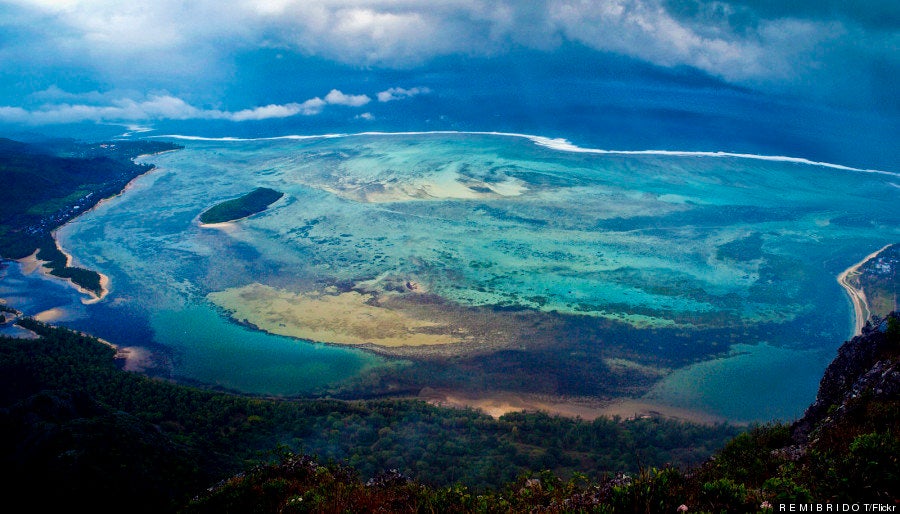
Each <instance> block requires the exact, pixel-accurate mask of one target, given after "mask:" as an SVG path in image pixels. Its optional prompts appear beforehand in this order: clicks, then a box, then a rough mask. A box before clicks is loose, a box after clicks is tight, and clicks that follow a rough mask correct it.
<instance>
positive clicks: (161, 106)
mask: <svg viewBox="0 0 900 514" xmlns="http://www.w3.org/2000/svg"><path fill="white" fill-rule="evenodd" d="M34 97H35V98H37V99H43V100H47V99H52V100H79V99H80V100H85V101H84V102H82V103H67V102H57V103H45V104H43V105H41V106H39V107H37V108H35V109H25V108H22V107H16V106H0V122H10V123H28V124H36V125H40V124H58V123H78V122H84V121H95V122H111V123H127V122H135V121H152V120H188V119H206V120H230V121H235V122H240V121H251V120H265V119H273V118H287V117H291V116H296V115H304V116H313V115H316V114H319V113H321V112H322V111H323V110H324V109H325V107H326V106H328V105H343V106H349V107H359V106H362V105H365V104H367V103H369V101H370V98H369V97H368V96H366V95H348V94H345V93H343V92H341V91H339V90H337V89H332V90H331V91H330V92H329V93H328V94H327V95H325V98H324V99H322V98H319V97H314V98H310V99H309V100H306V101H304V102H301V103H295V102H292V103H286V104H270V105H265V106H260V107H255V108H252V109H242V110H239V111H223V110H218V109H202V108H198V107H195V106H193V105H190V104H189V103H187V102H185V101H184V100H182V99H181V98H178V97H175V96H172V95H169V94H156V95H148V96H147V97H146V98H144V99H140V100H136V99H133V98H112V99H111V98H110V95H109V94H102V93H99V92H90V93H85V94H72V93H67V92H65V91H63V90H62V89H60V88H58V87H53V88H49V89H47V90H44V91H40V92H37V93H36V94H35V95H34Z"/></svg>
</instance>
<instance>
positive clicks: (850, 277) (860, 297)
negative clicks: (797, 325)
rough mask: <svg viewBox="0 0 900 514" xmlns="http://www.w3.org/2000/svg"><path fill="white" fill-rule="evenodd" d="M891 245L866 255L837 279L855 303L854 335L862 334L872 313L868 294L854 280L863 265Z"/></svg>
mask: <svg viewBox="0 0 900 514" xmlns="http://www.w3.org/2000/svg"><path fill="white" fill-rule="evenodd" d="M890 246H891V245H886V246H884V247H883V248H881V249H879V250H877V251H875V252H872V253H870V254H869V255H866V256H865V257H864V258H863V259H862V260H861V261H859V262H857V263H856V264H854V265H853V266H850V267H849V268H847V269H845V270H844V271H843V272H841V274H840V275H838V277H837V281H838V284H840V285H841V287H843V288H844V290H845V291H847V295H848V296H849V297H850V301H851V302H853V310H854V313H855V318H856V323H855V330H854V332H853V335H859V334H862V329H863V327H864V326H865V325H866V320H867V319H869V316H871V311H870V309H869V303H868V301H866V294H865V292H863V290H862V289H861V288H858V287H856V286H855V285H854V283H853V282H854V279H855V278H856V277H858V276H859V268H861V267H862V265H863V264H865V263H866V262H868V261H869V260H870V259H874V258H875V257H877V256H878V254H880V253H881V252H883V251H885V250H886V249H888V248H890Z"/></svg>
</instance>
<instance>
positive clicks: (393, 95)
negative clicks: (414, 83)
mask: <svg viewBox="0 0 900 514" xmlns="http://www.w3.org/2000/svg"><path fill="white" fill-rule="evenodd" d="M430 92H431V90H430V89H428V88H427V87H411V88H409V89H404V88H402V87H392V88H390V89H387V90H385V91H381V92H380V93H378V95H376V96H377V97H378V101H379V102H391V101H393V100H400V99H402V98H409V97H412V96H416V95H422V94H427V93H430Z"/></svg>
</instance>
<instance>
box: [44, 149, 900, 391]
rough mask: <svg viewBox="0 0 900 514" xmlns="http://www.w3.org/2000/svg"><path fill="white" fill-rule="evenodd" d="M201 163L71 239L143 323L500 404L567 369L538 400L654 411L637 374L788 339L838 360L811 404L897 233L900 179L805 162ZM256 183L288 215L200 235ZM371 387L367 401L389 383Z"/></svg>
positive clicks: (64, 236) (135, 194)
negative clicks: (211, 332)
mask: <svg viewBox="0 0 900 514" xmlns="http://www.w3.org/2000/svg"><path fill="white" fill-rule="evenodd" d="M184 145H185V149H184V150H182V151H179V152H175V153H170V154H166V155H160V156H155V157H154V158H153V162H154V163H155V164H156V165H157V170H156V171H154V172H153V173H151V174H148V175H147V176H145V177H142V178H141V179H139V181H137V182H136V183H135V184H134V186H133V187H132V188H131V190H129V191H128V193H127V194H126V195H123V196H122V197H120V198H117V199H116V200H115V201H113V202H108V203H107V204H104V205H103V206H101V207H100V208H98V209H96V210H95V211H93V212H91V213H89V214H87V215H85V216H83V217H82V218H79V219H78V220H77V221H76V222H74V223H71V224H69V225H67V226H66V227H65V228H64V229H63V230H62V231H60V234H59V237H60V241H61V244H62V246H63V247H64V248H66V249H67V251H70V252H72V253H73V254H75V255H77V256H78V257H79V259H80V262H82V263H84V264H85V265H87V266H90V267H93V268H96V269H100V270H102V271H104V273H107V274H109V276H110V279H111V284H112V285H111V293H110V297H109V298H108V299H107V300H106V303H109V302H120V304H124V305H130V306H132V307H133V309H132V310H131V311H129V312H131V313H132V314H134V312H143V313H145V314H144V315H145V316H146V317H147V319H149V320H150V321H149V322H148V323H149V324H150V325H151V326H156V327H158V328H157V329H156V332H157V336H156V337H158V338H159V340H158V341H157V342H159V343H160V344H164V345H170V346H172V347H174V348H176V349H178V348H188V347H191V345H192V343H191V340H190V337H189V336H188V335H183V336H180V335H178V331H174V330H162V329H161V328H159V325H158V323H156V322H154V321H153V320H154V319H158V316H156V315H155V314H154V313H158V312H163V311H164V312H167V313H170V314H171V313H177V312H181V311H185V312H188V311H190V309H194V308H202V309H207V310H210V309H211V310H214V311H217V312H218V313H219V314H220V315H221V316H225V317H228V318H231V319H232V320H233V321H237V322H239V323H241V324H243V325H245V326H249V327H256V328H257V329H259V330H262V331H265V332H267V333H269V334H271V336H272V337H273V338H274V337H280V336H289V337H293V338H298V339H301V340H310V341H317V342H327V343H330V344H338V345H350V346H353V347H355V348H363V349H365V350H367V351H372V352H377V353H380V354H384V355H390V356H395V357H403V358H405V359H412V361H413V364H412V365H411V367H406V368H403V369H405V370H407V371H402V372H401V371H398V369H400V368H394V367H392V368H391V369H390V371H389V374H390V375H391V380H394V381H398V382H399V383H406V384H407V385H409V388H410V389H411V390H415V388H416V387H424V386H426V385H436V384H428V383H427V382H428V379H427V378H423V377H433V374H432V373H431V372H432V371H434V370H435V369H437V368H434V367H429V368H428V370H430V371H428V372H425V371H421V369H424V368H417V367H416V366H419V364H416V363H417V362H418V363H421V362H426V361H428V362H431V361H433V360H434V359H443V360H442V361H441V365H444V366H448V367H453V366H456V368H455V369H456V371H457V372H458V373H457V374H456V375H454V374H453V373H449V372H448V374H445V375H444V378H442V379H440V380H444V382H445V383H444V384H443V385H446V386H448V387H451V388H452V387H454V385H453V383H452V382H453V381H454V380H456V378H453V377H455V376H462V375H463V374H464V373H463V371H462V370H465V371H466V372H473V373H476V374H478V373H481V374H482V375H483V376H493V375H496V374H497V373H499V375H502V376H501V377H499V378H496V380H495V379H494V378H491V379H487V378H486V379H484V380H473V381H472V382H473V383H474V382H477V383H480V384H482V387H486V388H499V387H506V388H508V389H510V390H520V391H521V390H524V389H528V387H531V386H527V385H523V384H519V383H518V382H517V381H516V380H507V379H510V377H515V375H516V373H520V372H521V367H522V366H524V367H532V368H534V369H538V368H540V369H542V370H544V371H542V373H544V372H546V373H549V375H547V376H544V375H541V376H540V377H537V378H535V380H543V381H544V384H543V385H541V387H538V389H540V391H527V392H532V393H540V394H545V393H547V394H557V395H567V394H573V395H581V396H591V395H598V396H603V395H610V394H612V395H615V394H622V393H623V391H626V390H627V391H632V392H635V391H637V392H640V391H644V392H647V391H648V390H649V387H650V386H652V384H653V383H655V382H657V381H659V380H660V374H659V373H649V372H647V373H645V372H643V371H641V370H644V371H646V370H648V369H651V368H652V369H664V370H677V369H679V368H684V367H686V366H689V365H692V364H693V363H700V362H711V361H710V359H714V360H715V362H721V363H723V366H725V367H726V368H727V366H728V362H730V361H729V359H730V358H731V357H729V356H733V353H732V350H733V349H734V348H739V347H738V346H737V345H739V344H746V345H751V346H754V345H757V346H758V345H760V344H763V343H769V344H778V345H779V346H782V347H785V348H789V349H791V348H792V349H796V350H797V351H804V350H809V349H815V351H817V352H822V355H818V354H816V356H815V357H813V358H811V362H813V363H814V365H813V366H811V367H812V368H816V369H811V370H810V382H811V386H810V387H809V388H807V389H808V390H807V389H804V390H803V391H801V392H800V393H798V394H797V395H796V396H797V398H796V400H795V401H794V403H796V405H797V406H798V408H800V407H802V406H803V405H805V404H806V403H808V400H809V398H807V397H805V396H804V395H808V394H814V392H815V383H816V380H817V379H815V378H814V376H813V375H814V374H815V373H820V372H821V369H819V368H823V367H824V365H825V364H826V363H827V354H828V351H829V350H831V349H833V348H834V347H836V346H837V344H839V342H840V341H841V340H842V339H843V338H845V337H846V336H847V335H848V333H850V331H851V325H852V317H851V314H850V312H849V304H848V302H847V299H846V297H845V295H844V293H843V291H842V290H841V288H840V287H839V285H838V284H837V282H836V281H835V276H836V275H837V274H838V273H839V272H840V271H841V270H843V269H845V268H846V267H847V266H849V265H850V264H852V263H853V262H856V261H858V260H859V258H860V257H861V255H860V253H862V255H865V254H866V253H869V252H871V251H873V250H875V249H878V248H880V247H882V246H884V245H885V244H888V243H890V242H892V241H893V240H896V239H897V237H898V235H900V233H898V232H900V228H898V227H900V213H898V212H897V211H896V209H895V208H893V206H895V205H896V201H897V200H898V193H897V191H900V189H897V188H896V187H891V186H890V183H895V182H898V181H900V178H898V177H897V176H895V175H892V174H884V173H863V172H860V171H854V170H847V169H836V168H834V167H828V166H818V165H814V164H810V163H807V162H781V161H777V160H763V159H753V158H743V157H740V156H728V155H690V154H679V155H665V154H646V155H629V154H599V153H589V152H581V151H572V150H571V149H570V148H568V147H565V148H554V147H551V146H552V145H550V146H548V145H544V146H541V145H538V144H535V140H533V139H528V138H523V137H510V136H504V135H486V134H393V135H391V134H380V135H355V136H346V137H327V138H324V137H323V138H306V139H275V140H249V141H186V142H185V144H184ZM557 146H558V145H557ZM256 187H265V188H269V189H272V190H275V191H279V192H283V193H284V197H283V198H282V199H281V200H279V201H278V202H277V203H275V204H272V205H271V206H270V207H269V208H268V209H267V210H265V211H263V212H259V213H257V214H254V215H252V216H250V217H248V218H245V219H242V220H240V221H238V222H236V223H232V224H229V226H228V227H226V229H222V230H212V229H210V228H208V227H204V226H202V224H201V223H199V221H198V217H199V215H200V214H201V213H202V212H203V211H204V210H205V209H206V208H208V207H209V206H210V205H214V204H216V203H218V202H222V201H225V200H228V199H230V198H235V197H238V196H240V195H242V194H245V193H246V191H248V190H251V189H253V188H256ZM150 213H152V216H150V215H149V214H150ZM854 220H857V221H854ZM858 220H864V221H865V223H862V222H859V221H858ZM815 312H846V313H847V316H846V318H843V317H840V316H839V317H836V318H835V317H832V318H828V319H826V320H824V321H823V320H821V319H817V321H811V320H812V318H811V316H810V315H812V314H813V313H815ZM817 318H820V317H817ZM167 319H169V320H170V321H169V322H172V321H171V320H172V318H167ZM163 332H165V334H166V336H165V338H163V336H161V335H159V334H162V333H163ZM162 339H166V340H162ZM823 341H827V343H823ZM298 344H302V343H298ZM829 345H830V346H829ZM210 351H213V350H210ZM185 355H194V357H191V358H195V359H203V358H204V357H203V356H202V355H200V354H197V353H195V352H194V351H193V350H191V351H186V352H185ZM778 355H780V354H778ZM183 358H184V359H187V360H183V361H182V363H183V366H182V368H181V369H190V367H191V366H190V363H189V362H187V361H188V360H190V359H189V358H188V357H183ZM779 358H780V357H779ZM448 359H449V360H448ZM479 360H480V361H479ZM476 361H479V362H476ZM732 361H733V359H732ZM609 362H613V363H618V364H617V365H615V366H610V365H608V364H607V363H609ZM623 362H628V363H630V364H629V365H628V366H622V365H621V364H622V363H623ZM429 366H431V365H430V364H429ZM489 366H494V369H489ZM517 366H518V367H519V369H517V368H516V367H517ZM376 367H377V366H376ZM582 368H583V369H582ZM354 369H355V371H353V372H351V373H349V374H348V375H347V376H346V377H345V379H346V380H347V381H349V382H348V383H351V382H353V381H354V380H356V379H357V378H358V373H359V370H360V369H366V370H369V371H371V369H372V368H371V367H370V366H362V367H360V366H357V367H356V368H354ZM722 369H724V368H722ZM416 370H419V371H421V373H419V374H416V373H418V372H417V371H416ZM369 371H367V373H368V372H369ZM720 371H721V369H720ZM407 372H408V373H407ZM285 373H287V371H285ZM398 373H399V374H400V375H398ZM402 373H407V375H403V376H401V375H402ZM666 373H668V371H666ZM492 374H493V375H492ZM520 374H522V373H520ZM522 375H523V376H527V375H528V374H527V373H524V374H522ZM503 377H505V378H503ZM573 377H588V378H586V379H585V380H583V381H582V382H583V383H581V384H577V383H576V382H577V380H578V379H577V378H573ZM610 377H612V378H611V379H610V380H609V381H607V384H611V383H612V382H615V380H619V381H620V382H621V383H620V386H621V387H619V386H616V387H607V386H604V385H603V384H602V382H603V380H605V379H606V378H610ZM623 377H624V378H623ZM304 378H305V379H306V380H311V381H313V382H314V381H315V380H316V379H315V376H314V373H306V374H305V377H304ZM370 378H371V377H370ZM612 379H615V380H612ZM732 379H733V380H741V379H742V377H741V376H739V374H735V375H734V376H733V377H731V376H730V377H729V380H732ZM335 380H337V379H336V378H335V376H334V375H329V378H328V383H329V384H333V383H334V381H335ZM754 380H756V379H754ZM635 384H640V386H639V387H637V388H636V389H635V388H634V387H632V386H634V385H635ZM437 385H440V384H437ZM352 387H356V386H351V388H352ZM534 387H537V386H534ZM761 394H762V393H761ZM657 399H658V398H657ZM660 401H661V400H660ZM748 408H749V407H748Z"/></svg>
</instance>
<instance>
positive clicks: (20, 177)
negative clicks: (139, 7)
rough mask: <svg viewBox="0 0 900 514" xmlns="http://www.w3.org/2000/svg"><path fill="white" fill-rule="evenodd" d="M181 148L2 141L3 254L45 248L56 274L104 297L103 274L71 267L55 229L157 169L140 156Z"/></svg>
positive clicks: (127, 143)
mask: <svg viewBox="0 0 900 514" xmlns="http://www.w3.org/2000/svg"><path fill="white" fill-rule="evenodd" d="M177 148H181V147H180V146H177V145H173V144H171V143H164V142H156V141H119V142H114V143H91V144H87V143H78V142H74V141H69V140H59V141H53V142H50V143H47V144H45V145H42V146H41V147H37V146H33V145H27V144H25V143H20V142H17V141H12V140H9V139H2V138H0V179H2V185H3V187H2V188H0V256H3V257H6V258H10V259H20V258H23V257H27V256H28V255H31V254H32V253H34V251H35V250H39V251H40V254H39V258H41V259H43V260H46V261H49V263H48V264H47V267H48V268H49V269H50V270H51V273H52V274H53V275H56V276H59V277H62V278H69V279H72V281H73V282H75V283H76V284H77V285H79V286H81V287H83V288H85V289H87V290H89V291H93V292H94V293H97V294H99V293H100V291H101V288H100V276H99V275H98V274H97V273H96V272H93V271H90V270H86V269H82V268H69V267H66V259H65V256H64V255H63V254H62V253H61V252H60V251H59V248H57V246H56V243H55V241H53V237H52V235H51V234H52V232H53V230H54V229H56V228H57V227H59V226H61V225H63V224H64V223H66V222H67V221H69V220H70V219H72V218H74V217H75V216H77V215H79V214H81V213H82V212H84V211H86V210H88V209H90V208H91V207H93V206H94V205H96V204H97V202H99V201H100V200H102V199H103V198H107V197H110V196H113V195H116V194H118V193H119V192H120V191H121V190H122V189H123V188H124V187H125V185H126V184H127V183H128V182H129V181H131V180H132V179H133V178H135V177H137V176H138V175H141V174H143V173H146V172H147V171H149V170H151V169H152V168H153V167H152V166H151V165H148V164H136V163H135V162H134V161H133V159H134V158H135V157H137V156H139V155H143V154H149V153H158V152H162V151H167V150H174V149H177Z"/></svg>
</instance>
